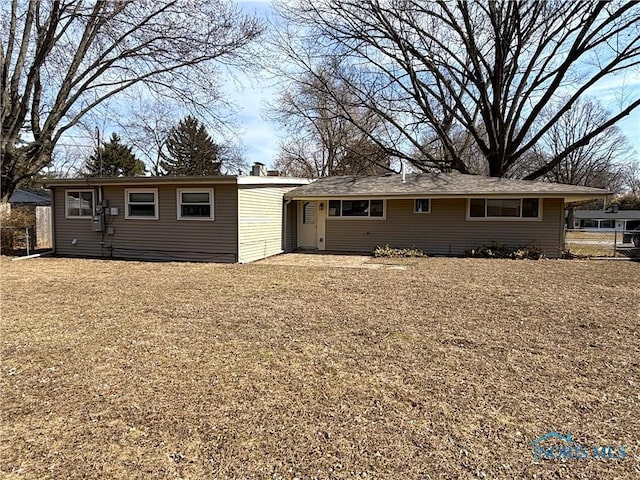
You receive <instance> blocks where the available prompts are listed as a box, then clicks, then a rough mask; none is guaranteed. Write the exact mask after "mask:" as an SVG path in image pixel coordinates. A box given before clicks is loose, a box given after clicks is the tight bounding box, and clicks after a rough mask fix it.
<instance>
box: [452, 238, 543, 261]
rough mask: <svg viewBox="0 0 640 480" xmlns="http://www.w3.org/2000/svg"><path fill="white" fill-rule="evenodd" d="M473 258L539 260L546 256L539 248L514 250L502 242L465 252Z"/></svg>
mask: <svg viewBox="0 0 640 480" xmlns="http://www.w3.org/2000/svg"><path fill="white" fill-rule="evenodd" d="M464 253H465V255H466V256H467V257H471V258H511V259H514V260H539V259H541V258H542V257H544V254H543V253H542V251H541V250H540V249H539V248H538V247H533V246H532V247H528V246H527V247H518V248H516V249H514V250H512V249H509V248H507V247H506V246H505V245H504V244H502V243H500V242H491V245H485V246H483V247H480V248H472V249H470V250H467V251H466V252H464Z"/></svg>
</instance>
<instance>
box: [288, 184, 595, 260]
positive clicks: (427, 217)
mask: <svg viewBox="0 0 640 480" xmlns="http://www.w3.org/2000/svg"><path fill="white" fill-rule="evenodd" d="M607 194H608V192H607V191H605V190H601V189H597V188H590V187H579V186H573V185H560V184H553V183H545V182H533V181H524V180H511V179H504V178H490V177H482V176H476V175H463V174H460V173H439V174H412V175H406V177H405V178H404V181H403V177H402V175H393V174H392V175H385V176H378V177H328V178H323V179H320V180H318V181H316V182H314V183H311V184H309V185H305V186H301V187H298V188H296V189H294V190H291V191H289V192H288V193H287V194H285V198H286V199H287V200H288V201H290V202H291V203H290V206H291V208H292V209H294V210H295V209H297V215H296V217H295V218H296V219H297V225H296V232H297V238H296V245H297V247H298V248H301V249H306V248H308V249H317V250H327V251H348V252H362V253H370V252H372V251H373V250H374V248H375V247H376V246H377V245H385V244H389V245H390V246H392V247H397V248H409V247H416V248H419V249H421V250H424V251H425V252H426V253H427V254H432V255H464V253H465V251H467V250H469V249H472V248H478V247H481V246H483V245H488V244H490V243H491V242H494V241H496V242H501V243H503V244H505V245H506V246H508V247H512V248H515V247H519V246H536V247H538V248H539V249H541V250H542V251H543V252H544V254H545V255H546V256H547V257H550V258H556V257H559V256H560V255H561V253H562V250H563V248H564V204H565V203H566V202H575V201H581V200H588V199H593V198H602V197H605V196H606V195H607Z"/></svg>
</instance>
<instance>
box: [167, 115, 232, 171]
mask: <svg viewBox="0 0 640 480" xmlns="http://www.w3.org/2000/svg"><path fill="white" fill-rule="evenodd" d="M166 148H167V154H164V155H163V157H164V160H163V161H161V162H160V167H161V168H162V169H163V170H164V172H165V174H166V175H220V167H221V165H222V161H221V158H220V146H219V145H217V144H216V143H215V142H214V141H213V139H212V138H211V137H210V136H209V134H208V133H207V130H206V128H205V127H204V125H202V124H201V123H200V122H199V121H198V120H197V119H195V118H194V117H192V116H187V117H186V118H185V119H184V120H181V121H180V123H178V125H177V126H175V127H173V128H172V129H171V131H170V132H169V137H168V138H167V144H166Z"/></svg>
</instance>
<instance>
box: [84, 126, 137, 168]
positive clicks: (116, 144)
mask: <svg viewBox="0 0 640 480" xmlns="http://www.w3.org/2000/svg"><path fill="white" fill-rule="evenodd" d="M120 141H121V139H120V137H119V136H118V135H117V134H116V133H112V134H111V138H110V139H109V142H108V143H105V144H103V145H102V146H100V147H97V148H96V149H95V151H94V153H93V154H92V155H91V156H90V157H89V158H88V159H87V161H86V162H85V170H86V172H87V174H88V175H89V176H90V177H99V176H103V177H136V176H141V175H144V174H145V165H144V162H143V161H142V160H140V159H138V158H136V156H135V155H134V153H133V151H132V148H131V147H130V146H128V145H124V144H122V143H120ZM101 163H102V172H101V168H100V164H101Z"/></svg>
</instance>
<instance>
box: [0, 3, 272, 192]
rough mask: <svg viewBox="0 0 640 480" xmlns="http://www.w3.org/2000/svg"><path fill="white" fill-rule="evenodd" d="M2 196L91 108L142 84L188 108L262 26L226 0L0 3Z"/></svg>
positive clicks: (211, 89) (202, 101)
mask: <svg viewBox="0 0 640 480" xmlns="http://www.w3.org/2000/svg"><path fill="white" fill-rule="evenodd" d="M0 8H1V9H2V10H1V14H0V23H1V27H0V28H1V33H0V35H1V38H2V43H1V44H0V65H2V72H1V76H0V95H1V98H2V114H1V122H2V131H1V133H2V136H1V144H0V147H1V150H0V153H1V156H2V158H1V160H2V167H1V175H2V183H1V188H2V198H3V199H6V198H7V197H8V196H9V195H10V194H11V192H12V191H13V190H14V189H15V188H16V186H17V185H18V184H20V182H22V181H24V180H25V179H28V178H29V177H30V176H33V175H34V174H35V173H36V172H38V171H39V170H41V169H42V168H43V167H45V166H46V165H48V164H49V162H50V161H51V154H52V151H53V148H54V146H55V145H56V143H57V142H58V141H59V140H60V138H61V136H62V135H63V134H64V133H65V132H66V131H68V130H69V129H70V128H72V127H73V126H74V125H76V124H77V123H78V122H79V121H80V120H81V119H82V118H83V116H84V115H86V114H87V113H88V112H90V111H91V110H92V109H94V108H96V107H97V106H99V105H101V104H103V103H104V102H106V101H108V100H109V99H112V98H113V97H115V96H117V95H118V94H120V93H121V92H124V91H126V90H127V89H128V88H130V87H132V86H134V85H139V84H145V85H146V87H147V88H149V89H151V90H152V91H153V92H155V93H156V94H157V95H160V96H162V95H170V96H172V97H173V98H176V99H179V100H181V101H183V102H185V103H189V104H191V105H193V106H194V108H198V107H201V108H207V107H210V103H211V101H212V99H215V92H216V91H217V89H216V86H217V85H216V79H217V78H218V76H219V75H218V70H217V68H218V67H219V66H220V65H234V66H242V65H247V64H248V58H247V57H246V56H245V55H246V53H247V50H246V47H247V46H248V45H249V44H250V43H251V42H252V41H253V40H255V39H256V38H257V37H258V36H259V35H260V34H261V33H262V31H263V27H262V25H261V24H260V23H259V22H258V21H257V20H255V19H252V18H249V17H246V16H244V15H243V14H241V13H240V11H239V10H238V9H237V8H236V7H234V6H233V5H232V4H231V3H227V2H225V0H202V1H198V2H187V1H178V0H163V1H154V2H145V1H139V0H122V1H118V2H113V1H106V0H96V1H91V2H89V1H86V0H11V2H8V1H7V2H3V3H2V6H1V7H0Z"/></svg>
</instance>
